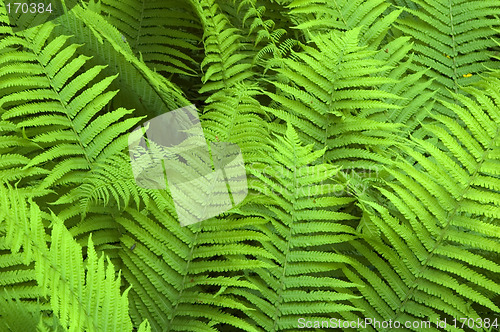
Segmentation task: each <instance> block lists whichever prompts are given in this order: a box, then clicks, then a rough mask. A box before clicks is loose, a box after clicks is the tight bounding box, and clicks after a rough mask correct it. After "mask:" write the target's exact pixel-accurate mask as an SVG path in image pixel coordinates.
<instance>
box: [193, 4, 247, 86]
mask: <svg viewBox="0 0 500 332" xmlns="http://www.w3.org/2000/svg"><path fill="white" fill-rule="evenodd" d="M192 3H193V6H194V7H195V9H196V11H197V13H198V15H199V17H200V19H201V22H202V24H203V30H204V36H203V43H204V45H205V58H204V59H203V61H202V63H201V68H202V69H203V71H204V74H203V78H202V82H203V87H202V88H201V90H200V93H204V92H213V91H216V90H219V89H222V88H228V87H231V86H234V85H235V84H237V83H239V82H241V81H243V80H244V79H246V78H248V77H251V76H252V72H251V70H250V68H251V63H250V61H249V60H248V55H247V54H245V52H244V50H243V48H242V46H243V45H242V43H241V35H240V34H239V31H238V29H236V28H234V27H230V26H229V21H228V19H227V18H226V17H225V15H224V14H223V13H221V12H220V10H219V7H218V6H217V4H216V3H215V1H214V0H193V1H192Z"/></svg>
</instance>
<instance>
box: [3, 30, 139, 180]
mask: <svg viewBox="0 0 500 332" xmlns="http://www.w3.org/2000/svg"><path fill="white" fill-rule="evenodd" d="M53 30H54V24H53V23H51V22H49V23H46V24H45V25H43V26H41V27H39V29H37V30H36V31H32V32H31V34H30V33H29V32H26V38H25V39H23V38H19V37H16V36H10V37H6V38H4V42H5V44H4V45H5V46H7V45H20V46H22V47H24V49H25V50H26V51H25V52H28V50H30V51H31V52H32V53H31V55H30V57H28V58H21V59H15V58H11V60H10V61H9V62H7V63H5V65H6V66H7V67H10V68H12V70H11V74H10V76H11V77H19V78H20V77H22V78H23V79H25V80H26V79H31V77H33V78H34V81H35V82H39V84H37V87H36V88H30V87H25V86H24V84H23V83H21V84H18V85H15V83H14V82H15V81H12V86H11V87H9V88H5V89H2V90H0V107H2V108H3V109H4V111H3V112H2V114H1V116H2V118H3V119H5V120H8V121H10V122H13V123H15V124H16V126H17V127H18V128H22V130H23V132H25V136H27V137H29V139H30V140H31V141H32V142H34V143H36V144H38V145H39V146H41V148H42V149H43V150H42V151H40V149H36V150H33V151H32V152H31V156H32V158H31V160H30V161H29V162H27V163H26V164H25V165H24V169H30V168H32V167H40V166H43V168H44V169H46V170H50V171H51V173H50V174H49V175H48V176H46V177H45V178H44V179H43V180H41V183H40V189H45V188H52V187H55V186H58V185H67V184H69V183H76V184H78V183H81V182H82V172H85V171H87V170H89V169H91V168H92V165H93V164H94V163H95V162H96V161H98V160H101V159H106V158H108V157H109V156H111V155H113V154H115V153H117V152H119V151H122V150H123V149H124V148H125V146H126V137H125V135H124V134H125V133H126V132H127V131H128V130H130V129H131V128H132V127H133V126H134V125H135V124H136V123H137V122H138V120H139V119H138V118H132V117H130V114H131V113H132V111H130V110H126V109H122V108H120V109H117V110H115V111H113V112H110V113H107V114H103V113H101V111H102V107H103V106H104V105H106V104H107V103H109V102H110V101H111V99H112V98H113V97H114V96H115V95H116V92H114V91H107V88H108V87H109V86H110V84H111V82H112V81H113V80H114V79H115V78H116V76H115V77H106V78H103V79H99V75H100V74H101V72H102V70H103V68H104V67H102V66H93V67H90V68H89V69H88V70H87V71H84V66H85V64H86V63H87V61H88V59H89V58H87V57H84V56H76V55H75V52H76V50H77V49H78V48H79V46H78V45H75V44H69V45H66V42H67V40H68V39H69V37H66V36H59V37H56V38H54V39H50V35H51V33H52V32H53ZM4 55H5V54H4ZM33 60H36V61H37V63H36V64H35V63H33V62H32V61H33ZM30 67H31V68H33V69H35V68H36V70H35V71H32V70H31V69H28V70H26V68H30ZM35 153H36V155H35ZM29 155H30V154H26V155H25V156H29Z"/></svg>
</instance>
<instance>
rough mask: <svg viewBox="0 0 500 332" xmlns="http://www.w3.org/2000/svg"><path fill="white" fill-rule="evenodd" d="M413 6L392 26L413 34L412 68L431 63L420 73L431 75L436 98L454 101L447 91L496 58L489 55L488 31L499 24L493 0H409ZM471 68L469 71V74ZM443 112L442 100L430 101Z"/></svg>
mask: <svg viewBox="0 0 500 332" xmlns="http://www.w3.org/2000/svg"><path fill="white" fill-rule="evenodd" d="M412 3H414V4H415V5H417V7H418V8H415V9H414V8H405V11H406V12H408V13H409V14H410V15H409V16H407V17H406V18H402V19H400V20H398V24H397V28H398V29H399V30H400V31H402V32H403V33H405V34H407V35H409V36H412V38H413V42H414V43H415V46H414V51H415V54H416V55H415V58H414V61H413V64H412V69H413V70H414V71H421V70H423V69H427V68H430V70H429V71H427V72H426V74H425V76H426V77H427V78H428V79H433V80H434V82H433V84H432V85H431V87H430V90H431V91H437V96H439V98H440V99H444V100H447V101H449V102H457V101H456V100H455V99H453V97H452V95H450V92H449V90H451V91H453V92H454V93H458V92H460V91H461V90H460V88H459V87H460V86H467V85H469V84H471V83H473V82H477V81H478V80H480V76H481V74H483V73H485V72H487V71H489V70H491V69H497V68H498V61H495V60H494V59H492V58H491V55H492V54H491V50H492V49H493V48H494V47H495V46H496V43H495V41H494V40H493V37H494V36H495V35H496V31H495V30H494V29H495V28H496V29H498V28H499V26H498V20H496V19H495V18H493V17H492V16H491V15H492V13H498V11H499V10H500V7H499V4H498V2H496V1H484V0H475V1H461V0H453V1H449V2H448V3H446V4H444V3H442V2H440V1H435V0H432V1H427V0H426V1H420V0H414V1H412ZM468 74H471V75H468ZM435 107H436V109H437V110H438V111H439V112H442V113H443V114H446V115H450V113H449V112H450V110H449V109H447V108H446V107H443V106H441V104H436V105H435Z"/></svg>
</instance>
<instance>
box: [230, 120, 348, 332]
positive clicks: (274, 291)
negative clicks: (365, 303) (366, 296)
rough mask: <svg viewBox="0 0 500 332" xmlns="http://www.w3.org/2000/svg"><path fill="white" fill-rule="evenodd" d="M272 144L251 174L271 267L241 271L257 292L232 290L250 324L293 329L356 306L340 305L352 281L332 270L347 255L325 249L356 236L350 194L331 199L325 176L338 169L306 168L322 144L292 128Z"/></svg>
mask: <svg viewBox="0 0 500 332" xmlns="http://www.w3.org/2000/svg"><path fill="white" fill-rule="evenodd" d="M272 146H273V149H274V151H273V154H272V157H273V159H271V160H273V161H274V162H271V163H269V164H268V165H263V166H262V168H261V170H260V171H258V170H255V171H253V172H252V173H253V174H254V175H255V176H256V177H257V178H259V179H260V180H261V182H260V183H261V184H260V185H258V184H257V187H256V188H255V189H256V190H257V192H259V194H261V195H262V197H260V199H265V200H266V209H264V210H263V211H261V212H258V213H257V214H258V215H262V216H263V217H264V218H266V219H267V220H269V221H270V222H269V223H268V224H264V225H261V226H260V227H259V229H261V230H262V232H263V233H265V234H266V235H267V236H268V237H269V238H270V240H271V241H270V242H269V243H265V244H264V246H265V248H266V250H267V251H269V252H271V253H273V255H274V257H275V258H274V259H273V260H269V263H270V264H271V268H268V269H258V270H256V271H255V272H254V273H248V274H247V278H248V280H250V281H251V282H252V284H255V285H257V286H258V288H259V292H255V291H253V292H249V291H248V290H244V289H242V290H234V293H235V294H238V295H240V296H243V297H244V298H247V299H248V300H249V302H250V303H252V304H253V305H254V306H255V308H256V309H257V310H256V311H250V312H248V315H249V317H250V318H252V320H253V321H254V322H255V324H257V325H258V326H260V327H262V329H263V330H264V331H278V330H280V331H281V330H288V329H292V328H294V327H296V324H297V319H298V318H300V317H307V316H309V317H315V318H318V319H319V318H321V319H328V318H327V317H332V316H333V315H334V314H336V313H340V312H346V311H356V310H357V309H356V308H355V307H352V306H350V305H348V304H347V303H346V301H347V300H349V299H351V298H355V297H356V296H354V295H350V294H348V293H347V292H344V291H343V289H345V288H350V287H355V286H356V285H355V284H354V283H349V282H348V281H346V280H345V279H344V278H343V277H342V276H340V275H337V274H336V273H335V270H337V269H339V268H340V267H341V266H343V264H344V263H346V262H347V261H349V258H348V257H346V256H343V255H339V254H336V253H334V252H333V251H331V250H329V249H328V248H330V247H331V246H332V245H338V244H340V243H345V242H348V241H350V240H352V239H354V238H355V235H354V229H353V228H352V227H350V225H349V222H350V221H351V220H352V219H354V218H355V217H353V216H352V215H350V214H348V213H345V212H343V211H342V207H343V206H344V205H347V204H348V203H349V202H351V201H353V199H352V198H348V197H335V192H336V191H338V187H337V186H336V185H335V183H334V182H331V181H330V179H331V178H332V177H334V176H335V175H336V173H337V172H338V171H339V169H338V168H335V167H332V166H331V165H328V164H318V165H316V166H309V165H310V164H311V163H313V162H314V161H315V160H317V159H319V158H320V157H321V155H322V154H323V153H324V150H319V151H315V152H312V151H311V150H312V145H309V146H306V147H304V146H301V144H300V140H299V136H298V135H297V133H296V132H295V131H294V130H293V128H292V127H291V126H289V127H288V129H287V132H286V136H285V137H278V139H277V140H275V141H273V143H272ZM257 197H259V196H257ZM256 202H258V201H256ZM320 285H321V286H320ZM318 286H320V287H321V289H318V288H317V287H318Z"/></svg>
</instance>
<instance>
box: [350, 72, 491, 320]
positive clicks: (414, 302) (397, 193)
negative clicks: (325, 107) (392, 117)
mask: <svg viewBox="0 0 500 332" xmlns="http://www.w3.org/2000/svg"><path fill="white" fill-rule="evenodd" d="M498 83H499V82H498V80H496V79H490V80H488V81H486V82H484V83H482V84H481V85H480V87H474V88H473V87H470V88H467V89H465V92H467V93H469V94H470V95H471V96H473V98H469V97H465V96H463V95H458V94H456V95H453V97H454V98H456V99H457V100H459V101H460V102H461V103H463V104H464V105H466V107H461V106H457V105H456V104H452V103H449V102H445V101H443V102H442V105H443V106H445V107H448V108H449V109H450V110H453V112H454V114H456V115H457V116H458V117H459V118H460V119H461V120H462V121H464V123H466V124H467V125H468V126H467V128H463V127H461V126H459V125H458V124H457V123H456V122H455V120H454V119H453V118H451V117H448V116H445V115H440V114H435V115H434V116H433V117H434V118H435V119H436V122H435V123H433V124H428V125H425V126H424V128H425V130H427V132H428V135H429V136H433V137H436V138H438V139H439V143H440V144H438V145H437V146H434V144H433V143H431V141H430V140H429V139H415V143H414V146H408V147H407V148H406V149H405V150H406V153H407V154H408V155H410V156H411V157H412V158H413V159H414V160H416V161H417V165H416V167H414V166H413V165H411V164H409V163H408V161H405V160H400V161H396V162H395V163H394V165H393V167H392V168H391V169H389V170H388V171H389V173H390V174H391V175H392V176H393V180H391V181H387V182H386V183H385V185H384V186H380V187H378V188H377V189H378V192H379V193H380V194H381V195H382V197H383V198H384V200H385V201H386V202H387V203H384V205H381V204H380V203H375V202H373V201H372V202H370V201H369V200H365V199H361V200H360V206H361V207H362V209H363V211H364V215H365V217H366V218H367V219H369V220H370V222H371V223H373V225H374V226H375V227H376V229H377V231H378V236H377V235H375V234H366V235H365V236H364V238H363V240H362V241H355V242H353V246H354V247H355V248H356V249H357V250H359V252H360V253H361V254H362V255H363V256H364V257H365V258H366V259H368V260H370V261H371V262H372V264H373V265H372V266H373V267H374V271H370V270H369V269H367V267H366V265H364V264H363V262H362V261H360V262H358V263H357V264H353V265H352V268H351V270H348V271H346V273H347V275H348V276H349V278H350V280H351V281H352V282H357V283H360V282H363V283H364V284H365V286H366V287H365V288H364V289H360V290H361V293H362V294H363V296H364V297H365V299H366V301H360V302H358V303H356V304H357V306H359V307H364V308H366V309H367V312H369V313H370V314H373V315H375V316H376V317H379V319H383V320H388V319H392V320H393V321H394V320H399V321H401V322H403V321H408V320H417V319H422V318H430V320H434V321H435V320H436V319H438V317H441V319H442V317H472V318H475V319H476V318H479V317H481V316H484V315H485V314H486V313H488V312H498V311H499V307H498V303H494V302H492V301H491V298H492V296H493V295H494V294H498V292H499V287H500V283H499V282H500V280H499V279H498V272H499V269H500V266H499V265H498V257H499V256H498V254H499V247H498V241H499V237H500V228H499V225H498V220H499V217H500V209H499V206H498V203H499V201H498V192H499V188H500V187H499V186H498V175H499V172H498V170H499V168H498V165H499V160H498V147H499V144H498V139H499V133H500V131H499V127H498V124H499V123H500V122H499V119H500V118H499V116H500V113H499V110H500V108H499V105H498V97H499V92H500V91H499V90H498ZM423 151H425V152H426V153H428V154H429V156H424V155H423ZM373 194H375V193H373ZM370 317H371V316H370Z"/></svg>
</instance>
